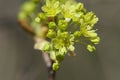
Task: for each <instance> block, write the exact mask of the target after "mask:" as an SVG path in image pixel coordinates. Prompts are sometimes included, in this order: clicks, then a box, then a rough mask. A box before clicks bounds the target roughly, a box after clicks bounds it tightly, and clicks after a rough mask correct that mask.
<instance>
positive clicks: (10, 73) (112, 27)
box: [0, 0, 120, 80]
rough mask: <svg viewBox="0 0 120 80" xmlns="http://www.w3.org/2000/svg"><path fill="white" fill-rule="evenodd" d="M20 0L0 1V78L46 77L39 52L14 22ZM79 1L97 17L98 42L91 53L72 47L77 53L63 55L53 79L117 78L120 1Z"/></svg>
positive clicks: (33, 79)
mask: <svg viewBox="0 0 120 80" xmlns="http://www.w3.org/2000/svg"><path fill="white" fill-rule="evenodd" d="M23 1H24V0H0V80H47V70H46V66H45V64H44V61H43V59H42V57H41V53H40V52H39V51H35V50H34V49H33V45H34V42H33V41H32V38H31V37H30V36H28V35H27V34H26V32H24V31H23V30H22V29H21V28H20V26H19V25H18V23H17V18H16V16H17V13H18V11H19V7H20V5H21V4H22V2H23ZM81 2H84V4H85V6H86V8H87V9H88V10H92V11H94V12H95V13H96V14H97V16H98V17H99V18H100V21H99V23H98V24H97V25H96V27H97V28H98V29H99V30H98V33H99V35H100V36H101V43H100V45H97V51H95V52H94V53H95V54H91V53H89V52H88V51H86V50H85V49H84V48H85V47H82V46H76V47H77V49H76V52H77V54H78V56H77V57H76V58H72V57H69V56H66V59H65V60H64V62H63V63H62V65H61V69H60V70H59V71H58V73H57V76H56V80H120V0H81Z"/></svg>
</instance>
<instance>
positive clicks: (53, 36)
mask: <svg viewBox="0 0 120 80" xmlns="http://www.w3.org/2000/svg"><path fill="white" fill-rule="evenodd" d="M47 37H48V38H55V37H56V32H55V31H54V30H52V29H49V31H48V33H47Z"/></svg>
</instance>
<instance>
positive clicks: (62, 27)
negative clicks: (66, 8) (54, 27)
mask: <svg viewBox="0 0 120 80" xmlns="http://www.w3.org/2000/svg"><path fill="white" fill-rule="evenodd" d="M58 27H59V29H60V30H62V31H65V30H66V29H67V27H68V23H67V22H66V21H65V20H59V22H58Z"/></svg>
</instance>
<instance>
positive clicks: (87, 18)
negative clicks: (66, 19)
mask: <svg viewBox="0 0 120 80" xmlns="http://www.w3.org/2000/svg"><path fill="white" fill-rule="evenodd" d="M93 16H94V13H93V12H88V13H87V14H86V15H85V16H84V20H85V21H86V22H88V21H90V20H91V19H92V18H93Z"/></svg>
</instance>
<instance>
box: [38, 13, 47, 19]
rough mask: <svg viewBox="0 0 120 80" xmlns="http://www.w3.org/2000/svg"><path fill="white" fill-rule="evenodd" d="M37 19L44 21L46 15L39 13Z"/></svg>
mask: <svg viewBox="0 0 120 80" xmlns="http://www.w3.org/2000/svg"><path fill="white" fill-rule="evenodd" d="M38 17H40V19H42V20H45V19H46V15H45V14H44V13H39V14H38Z"/></svg>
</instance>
